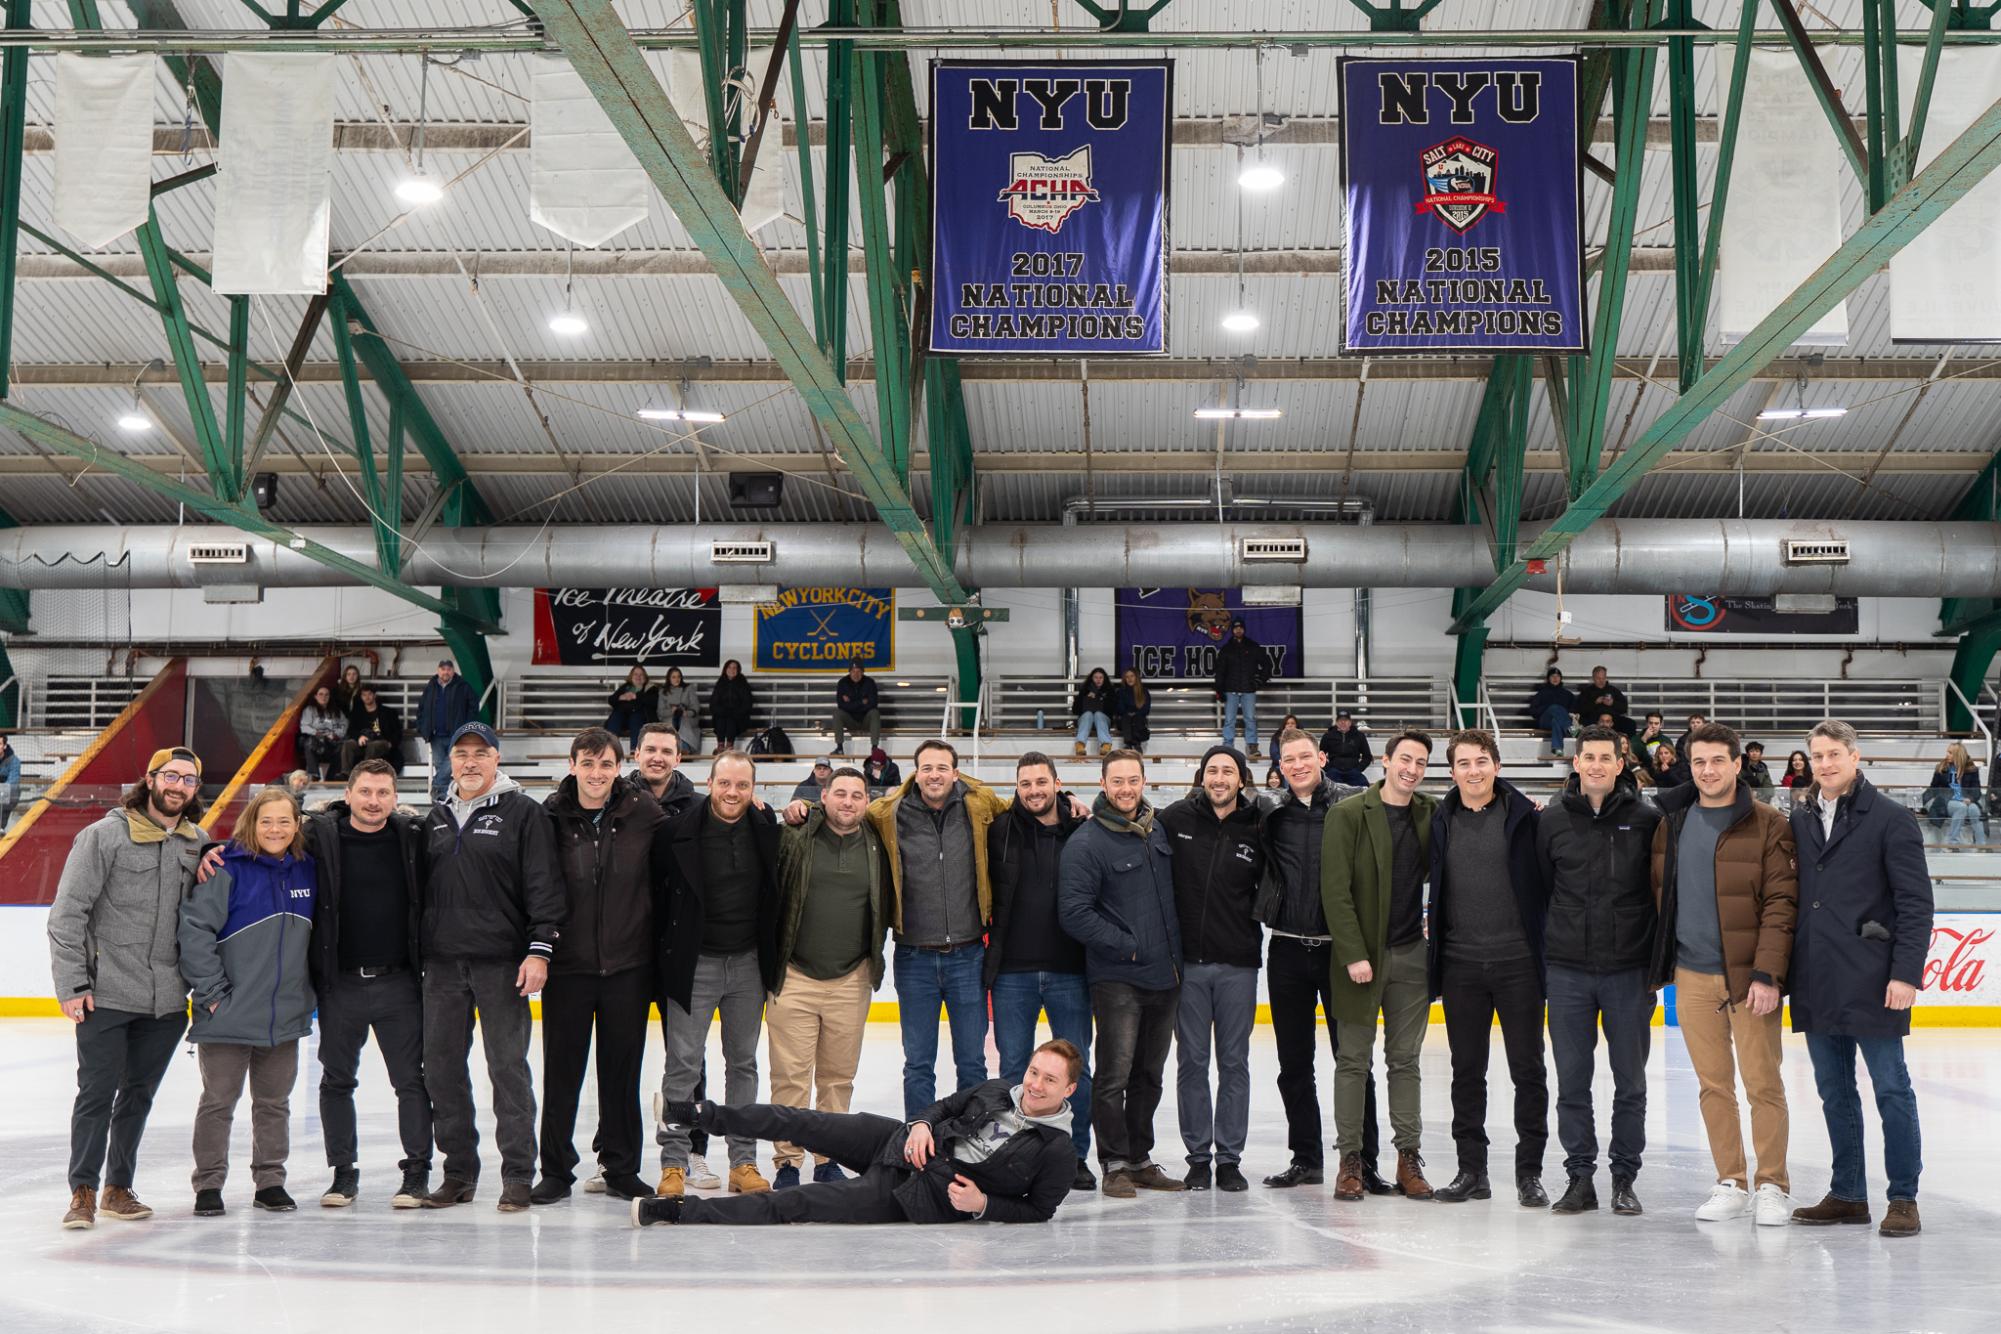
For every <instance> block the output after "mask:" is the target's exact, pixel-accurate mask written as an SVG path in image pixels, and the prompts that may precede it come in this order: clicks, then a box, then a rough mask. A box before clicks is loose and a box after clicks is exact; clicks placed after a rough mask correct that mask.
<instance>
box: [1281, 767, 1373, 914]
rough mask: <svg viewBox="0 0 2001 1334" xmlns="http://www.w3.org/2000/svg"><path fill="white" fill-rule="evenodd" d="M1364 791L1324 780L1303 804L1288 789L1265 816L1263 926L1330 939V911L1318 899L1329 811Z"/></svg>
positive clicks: (1364, 789) (1363, 789) (1319, 898)
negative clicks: (1339, 802) (1328, 930)
mask: <svg viewBox="0 0 2001 1334" xmlns="http://www.w3.org/2000/svg"><path fill="white" fill-rule="evenodd" d="M1366 791H1368V789H1367V788H1361V787H1343V786H1341V785H1340V784H1339V783H1335V782H1332V781H1331V780H1329V779H1327V778H1325V777H1323V778H1322V779H1321V780H1320V786H1319V787H1318V788H1316V789H1315V790H1314V793H1313V800H1312V801H1311V802H1310V803H1302V802H1301V801H1300V800H1299V798H1298V797H1296V796H1294V795H1293V792H1292V789H1291V788H1289V787H1288V788H1287V789H1285V791H1284V792H1283V793H1281V794H1280V795H1279V799H1278V804H1277V805H1276V806H1273V807H1271V808H1269V809H1267V810H1265V811H1264V812H1263V818H1264V826H1263V829H1262V831H1261V832H1262V835H1263V839H1264V845H1265V871H1264V883H1263V884H1262V885H1261V886H1260V887H1259V889H1258V903H1257V912H1256V916H1257V919H1258V920H1259V921H1260V922H1263V923H1264V924H1265V925H1266V926H1268V927H1270V928H1271V929H1272V930H1274V931H1281V932H1284V933H1285V934H1286V935H1289V936H1312V937H1325V936H1326V935H1327V910H1326V908H1325V907H1323V906H1322V903H1321V897H1320V848H1321V845H1322V842H1323V840H1324V836H1325V833H1326V828H1327V812H1328V810H1329V809H1330V808H1331V807H1332V806H1333V805H1334V803H1335V802H1337V801H1345V800H1347V799H1348V798H1349V797H1352V796H1354V795H1356V794H1357V793H1360V792H1366Z"/></svg>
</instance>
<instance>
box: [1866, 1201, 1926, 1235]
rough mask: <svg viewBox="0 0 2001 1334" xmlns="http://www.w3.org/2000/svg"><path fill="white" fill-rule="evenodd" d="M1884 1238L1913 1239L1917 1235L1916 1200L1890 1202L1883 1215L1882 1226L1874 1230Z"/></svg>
mask: <svg viewBox="0 0 2001 1334" xmlns="http://www.w3.org/2000/svg"><path fill="white" fill-rule="evenodd" d="M1876 1231H1877V1232H1878V1233H1880V1234H1881V1235H1883V1236H1885V1237H1915V1236H1917V1235H1918V1202H1917V1201H1916V1200H1891V1201H1890V1207H1889V1209H1888V1210H1887V1211H1885V1212H1884V1214H1883V1225H1882V1226H1881V1227H1879V1228H1877V1229H1876Z"/></svg>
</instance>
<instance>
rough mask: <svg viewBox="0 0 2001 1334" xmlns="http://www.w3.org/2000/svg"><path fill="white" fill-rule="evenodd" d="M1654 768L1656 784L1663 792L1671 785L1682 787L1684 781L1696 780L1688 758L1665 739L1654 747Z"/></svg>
mask: <svg viewBox="0 0 2001 1334" xmlns="http://www.w3.org/2000/svg"><path fill="white" fill-rule="evenodd" d="M1653 770H1654V786H1655V787H1657V788H1659V789H1661V790H1662V791H1663V792H1665V791H1666V790H1667V789H1669V788H1671V787H1680V786H1681V785H1682V784H1683V783H1691V782H1694V781H1695V776H1694V774H1693V773H1691V772H1690V770H1689V767H1688V760H1687V758H1686V757H1684V756H1683V755H1682V753H1681V752H1680V751H1679V750H1677V749H1675V748H1674V747H1673V746H1671V745H1669V744H1668V743H1667V742H1665V741H1663V742H1661V743H1660V745H1658V746H1655V747H1654V756H1653Z"/></svg>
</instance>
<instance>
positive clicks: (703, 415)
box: [639, 408, 725, 426]
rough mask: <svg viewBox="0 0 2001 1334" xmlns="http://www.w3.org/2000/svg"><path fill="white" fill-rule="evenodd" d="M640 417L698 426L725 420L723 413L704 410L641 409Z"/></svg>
mask: <svg viewBox="0 0 2001 1334" xmlns="http://www.w3.org/2000/svg"><path fill="white" fill-rule="evenodd" d="M639 416H640V419H641V420H642V421H650V422H694V423H696V424H697V425H709V426H712V425H714V424H715V423H717V422H719V421H723V420H725V418H724V416H723V414H722V413H720V412H711V411H708V410H706V409H703V408H641V409H640V410H639Z"/></svg>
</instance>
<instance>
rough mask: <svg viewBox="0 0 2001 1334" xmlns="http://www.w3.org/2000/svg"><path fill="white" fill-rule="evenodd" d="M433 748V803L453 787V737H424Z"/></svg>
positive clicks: (439, 800)
mask: <svg viewBox="0 0 2001 1334" xmlns="http://www.w3.org/2000/svg"><path fill="white" fill-rule="evenodd" d="M424 744H426V745H428V746H429V747H430V748H431V804H432V805H433V806H435V805H437V804H438V803H439V802H441V801H443V800H444V799H445V796H446V794H447V793H449V792H450V791H451V787H452V739H451V738H450V737H448V736H430V737H425V738H424Z"/></svg>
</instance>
